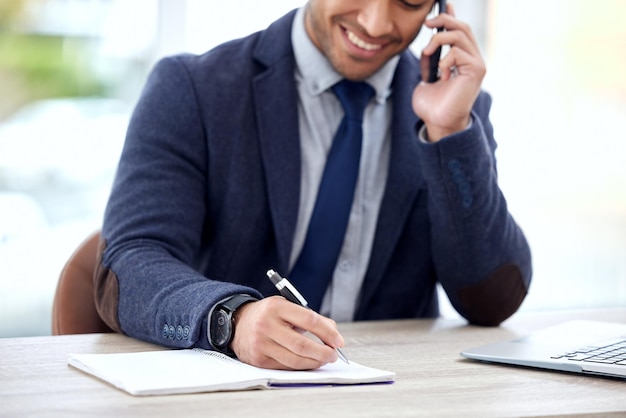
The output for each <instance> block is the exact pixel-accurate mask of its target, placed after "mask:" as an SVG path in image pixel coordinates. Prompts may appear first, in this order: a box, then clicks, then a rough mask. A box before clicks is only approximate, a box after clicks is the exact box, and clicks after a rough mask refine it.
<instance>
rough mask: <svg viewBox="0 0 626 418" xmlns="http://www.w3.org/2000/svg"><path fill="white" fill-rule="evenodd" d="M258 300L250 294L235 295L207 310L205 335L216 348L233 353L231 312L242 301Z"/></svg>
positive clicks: (233, 331) (241, 303)
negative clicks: (209, 310)
mask: <svg viewBox="0 0 626 418" xmlns="http://www.w3.org/2000/svg"><path fill="white" fill-rule="evenodd" d="M256 300H258V299H257V298H255V297H252V296H250V295H235V296H232V297H230V298H228V299H226V300H224V301H222V302H220V303H218V304H217V305H215V307H214V308H213V309H212V310H211V312H209V317H208V318H207V320H208V329H207V334H208V335H207V337H208V339H209V342H210V343H211V345H212V346H213V348H215V349H216V350H218V351H220V352H222V353H226V354H229V355H232V354H233V351H232V350H231V348H230V343H231V342H232V341H233V336H234V335H235V323H234V322H235V321H234V318H233V314H234V313H235V311H236V310H237V308H239V307H240V306H241V305H243V304H244V303H248V302H252V301H256Z"/></svg>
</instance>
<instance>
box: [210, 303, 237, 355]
mask: <svg viewBox="0 0 626 418" xmlns="http://www.w3.org/2000/svg"><path fill="white" fill-rule="evenodd" d="M231 328H232V327H231V322H230V318H229V317H228V314H227V313H226V312H225V311H224V310H222V309H218V310H217V311H215V312H214V313H213V315H212V317H211V327H210V329H211V342H212V343H213V345H214V346H216V347H218V348H225V347H226V345H227V344H228V343H229V342H230V336H231V334H232V329H231Z"/></svg>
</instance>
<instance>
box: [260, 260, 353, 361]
mask: <svg viewBox="0 0 626 418" xmlns="http://www.w3.org/2000/svg"><path fill="white" fill-rule="evenodd" d="M267 277H269V279H270V280H271V281H272V283H274V286H276V289H278V291H279V292H280V294H281V295H283V296H284V298H285V299H287V300H288V301H289V302H293V303H295V304H297V305H300V306H304V307H305V308H309V303H308V302H307V301H306V299H305V298H304V296H302V295H301V294H300V292H298V290H297V289H296V288H295V287H294V285H292V284H291V282H290V281H289V280H287V279H286V278H284V277H281V275H280V274H278V273H276V272H275V271H274V270H271V269H270V270H268V271H267ZM309 309H311V308H309ZM335 350H336V351H337V354H338V355H339V358H340V359H341V360H343V361H345V362H346V363H347V364H350V362H349V361H348V358H347V357H346V356H345V355H344V354H343V352H342V351H341V349H340V348H339V347H337V348H335Z"/></svg>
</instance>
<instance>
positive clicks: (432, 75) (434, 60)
mask: <svg viewBox="0 0 626 418" xmlns="http://www.w3.org/2000/svg"><path fill="white" fill-rule="evenodd" d="M433 7H434V8H436V13H437V14H441V13H445V12H446V0H435V5H434V6H433ZM443 31H444V28H435V33H439V32H443ZM440 58H441V47H439V48H437V49H436V50H435V52H434V53H433V54H432V55H431V56H430V62H429V65H428V82H429V83H434V82H435V81H437V80H439V59H440Z"/></svg>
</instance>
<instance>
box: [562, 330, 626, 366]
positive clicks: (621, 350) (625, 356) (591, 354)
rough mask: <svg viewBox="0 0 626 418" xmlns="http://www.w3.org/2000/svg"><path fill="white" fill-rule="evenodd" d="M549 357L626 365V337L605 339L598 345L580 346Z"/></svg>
mask: <svg viewBox="0 0 626 418" xmlns="http://www.w3.org/2000/svg"><path fill="white" fill-rule="evenodd" d="M551 358H553V359H567V360H571V361H590V362H592V363H604V364H619V365H622V366H626V337H624V338H620V339H616V340H612V341H607V342H606V343H604V344H601V345H599V346H590V347H584V348H580V349H578V350H575V351H570V352H567V353H564V354H560V355H556V356H552V357H551Z"/></svg>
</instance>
